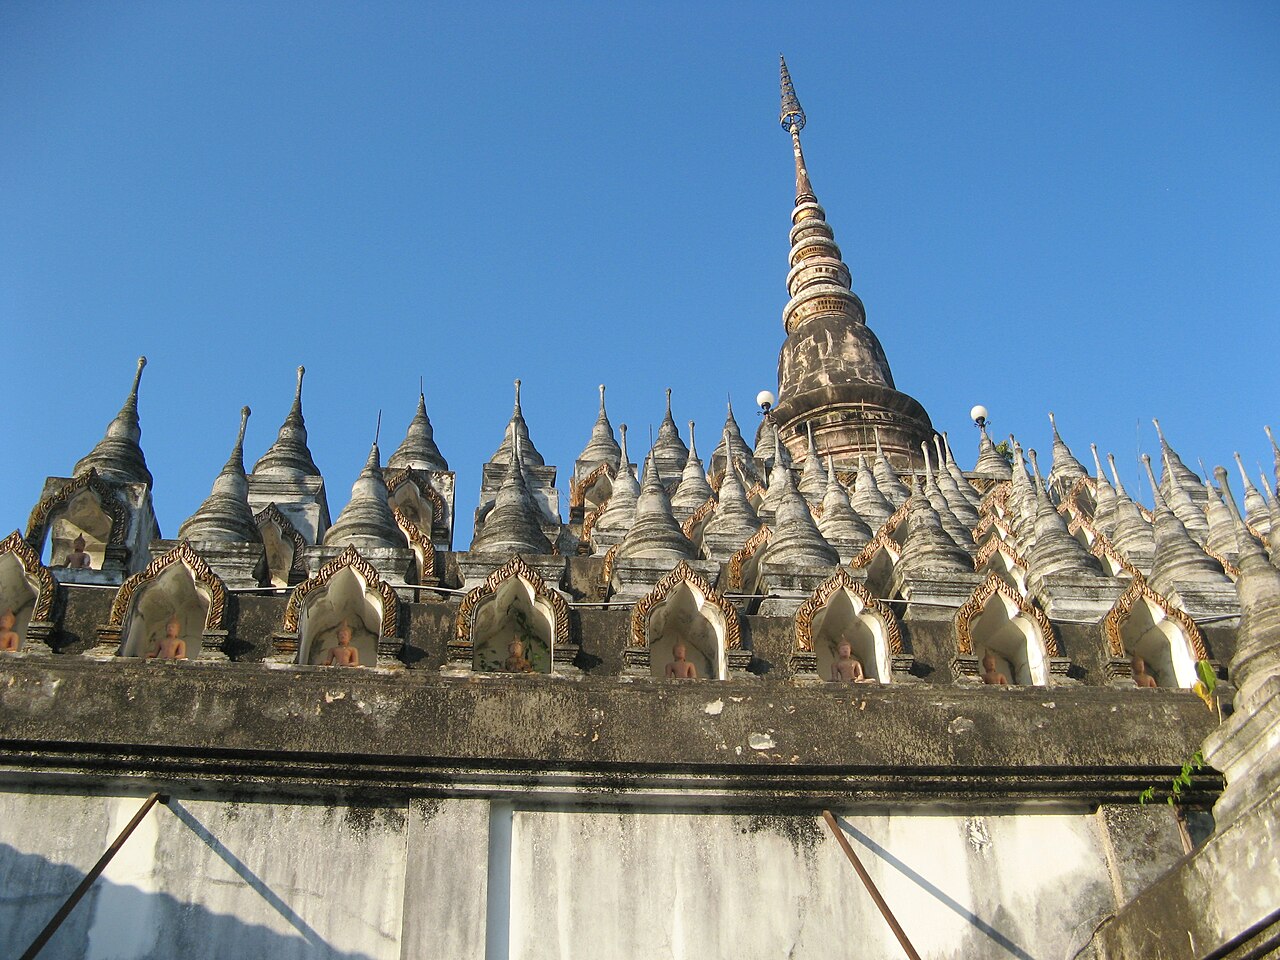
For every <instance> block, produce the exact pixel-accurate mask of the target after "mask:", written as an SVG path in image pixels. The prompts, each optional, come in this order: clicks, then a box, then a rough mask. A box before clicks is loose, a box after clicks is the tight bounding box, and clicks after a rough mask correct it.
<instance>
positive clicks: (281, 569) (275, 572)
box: [253, 503, 307, 587]
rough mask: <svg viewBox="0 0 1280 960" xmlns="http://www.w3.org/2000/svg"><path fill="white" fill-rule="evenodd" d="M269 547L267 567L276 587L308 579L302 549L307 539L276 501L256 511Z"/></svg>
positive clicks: (258, 522)
mask: <svg viewBox="0 0 1280 960" xmlns="http://www.w3.org/2000/svg"><path fill="white" fill-rule="evenodd" d="M253 519H254V521H255V522H256V523H257V524H258V532H259V533H261V534H262V543H263V546H264V547H266V553H267V569H268V572H269V576H270V578H271V585H272V586H273V587H290V586H293V585H294V584H298V583H301V582H302V581H303V580H305V579H307V567H306V563H305V561H304V555H303V549H304V548H305V547H306V545H307V543H306V541H305V540H304V539H303V538H302V534H301V533H299V532H298V528H297V527H295V526H294V525H293V523H292V521H290V520H289V518H288V517H286V516H285V515H284V514H283V513H281V512H280V510H279V508H278V507H277V506H276V505H275V504H274V503H269V504H267V505H266V507H264V508H263V509H262V510H261V511H260V512H259V513H256V514H254V517H253Z"/></svg>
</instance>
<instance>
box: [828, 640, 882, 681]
mask: <svg viewBox="0 0 1280 960" xmlns="http://www.w3.org/2000/svg"><path fill="white" fill-rule="evenodd" d="M831 679H832V681H833V682H835V683H875V681H874V680H872V679H871V678H870V677H868V676H867V675H866V672H865V671H864V670H863V669H862V661H861V660H859V659H858V658H857V657H855V656H854V655H853V645H852V644H851V643H849V641H848V640H841V641H840V642H839V643H837V644H836V658H835V660H834V661H832V663H831Z"/></svg>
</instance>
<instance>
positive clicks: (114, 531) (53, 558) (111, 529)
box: [26, 469, 128, 570]
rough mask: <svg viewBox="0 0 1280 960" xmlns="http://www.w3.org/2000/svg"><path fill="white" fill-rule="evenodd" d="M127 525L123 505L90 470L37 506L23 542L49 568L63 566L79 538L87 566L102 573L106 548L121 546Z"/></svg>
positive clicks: (95, 472) (28, 523) (32, 513)
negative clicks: (28, 545)
mask: <svg viewBox="0 0 1280 960" xmlns="http://www.w3.org/2000/svg"><path fill="white" fill-rule="evenodd" d="M127 525H128V517H127V515H126V513H125V509H124V505H123V504H122V503H121V502H120V500H119V498H118V497H117V496H116V495H115V493H114V492H112V490H111V488H110V487H109V486H108V485H107V484H106V482H105V481H104V480H103V479H102V478H101V477H99V476H98V472H97V471H96V470H92V469H91V470H89V471H88V472H87V473H83V474H81V475H80V476H78V477H75V478H73V479H72V480H70V481H68V482H67V483H65V484H63V486H62V487H61V488H60V489H59V490H58V491H57V492H55V493H53V494H50V495H49V496H48V497H45V498H44V499H43V500H41V501H40V502H39V503H38V504H36V507H35V509H34V510H32V511H31V519H30V520H29V521H28V522H27V537H26V539H27V543H29V544H30V545H31V546H32V547H33V548H34V549H35V550H37V551H38V552H39V553H41V554H43V555H45V556H46V557H47V559H48V565H49V566H50V567H63V566H66V562H67V557H68V555H70V553H71V551H72V549H73V547H72V545H73V544H74V543H75V540H76V538H77V537H81V536H82V537H84V541H85V552H86V553H87V554H88V555H89V558H90V564H91V565H92V567H93V569H94V570H101V569H102V565H103V561H104V560H105V558H106V553H107V548H108V547H110V546H116V545H123V544H124V537H125V528H126V527H127ZM46 548H47V549H46Z"/></svg>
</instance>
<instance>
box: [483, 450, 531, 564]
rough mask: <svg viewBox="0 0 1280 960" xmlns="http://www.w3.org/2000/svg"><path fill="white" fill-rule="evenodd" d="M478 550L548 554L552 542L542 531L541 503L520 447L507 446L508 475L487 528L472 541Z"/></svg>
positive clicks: (499, 492)
mask: <svg viewBox="0 0 1280 960" xmlns="http://www.w3.org/2000/svg"><path fill="white" fill-rule="evenodd" d="M471 550H472V552H474V553H504V554H520V553H524V554H535V555H538V554H547V553H550V552H551V544H550V542H549V541H548V540H547V538H546V536H545V534H543V532H542V526H541V524H540V522H539V512H538V506H537V504H536V503H534V500H533V496H532V495H531V494H530V493H529V486H528V484H527V483H526V482H525V478H524V466H523V465H522V464H521V462H520V449H519V447H518V445H516V444H512V445H511V447H510V448H509V449H508V450H507V475H506V476H505V477H504V478H503V480H502V486H501V487H499V488H498V495H497V497H496V498H495V499H494V502H493V509H492V510H491V511H489V515H488V517H486V518H485V521H484V529H482V530H481V531H480V535H479V536H478V537H476V538H475V539H474V540H472V541H471Z"/></svg>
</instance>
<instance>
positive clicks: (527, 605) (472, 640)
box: [449, 557, 578, 674]
mask: <svg viewBox="0 0 1280 960" xmlns="http://www.w3.org/2000/svg"><path fill="white" fill-rule="evenodd" d="M514 639H519V640H520V641H521V643H522V645H523V647H524V653H523V658H524V659H525V660H527V661H528V668H527V669H526V668H524V667H523V666H520V667H516V666H513V665H512V664H510V662H509V661H510V660H511V657H512V652H511V650H510V649H509V648H510V644H511V641H512V640H514ZM577 652H578V651H577V646H576V645H573V646H571V645H570V644H569V606H568V604H566V603H565V600H564V597H562V596H561V595H560V594H559V593H558V592H557V591H556V590H553V589H552V588H551V587H550V586H548V585H547V582H546V581H545V580H544V579H543V578H542V577H541V576H540V575H539V574H538V572H537V571H536V570H534V569H533V568H532V567H530V566H529V565H528V564H527V563H525V561H523V560H521V559H520V558H519V557H512V558H511V559H510V560H508V561H507V562H506V563H505V564H503V565H502V566H501V567H499V568H498V569H497V570H495V571H493V573H491V574H489V576H488V577H487V578H485V582H484V583H482V584H481V585H480V586H478V587H476V588H475V589H474V590H472V591H470V592H469V593H468V594H467V595H466V596H465V597H464V598H463V600H462V603H461V604H460V605H459V607H458V614H457V617H456V618H455V620H454V639H453V641H452V642H451V643H450V644H449V659H450V661H452V662H453V663H455V664H458V665H469V667H470V669H472V670H475V671H480V672H486V673H487V672H494V673H505V672H512V671H514V672H520V673H543V674H549V673H553V672H555V670H554V667H555V664H556V663H557V662H560V663H567V662H572V660H573V658H574V657H575V656H576V655H577Z"/></svg>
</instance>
